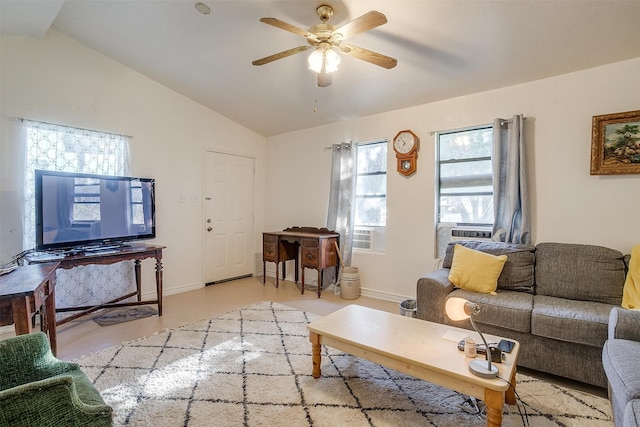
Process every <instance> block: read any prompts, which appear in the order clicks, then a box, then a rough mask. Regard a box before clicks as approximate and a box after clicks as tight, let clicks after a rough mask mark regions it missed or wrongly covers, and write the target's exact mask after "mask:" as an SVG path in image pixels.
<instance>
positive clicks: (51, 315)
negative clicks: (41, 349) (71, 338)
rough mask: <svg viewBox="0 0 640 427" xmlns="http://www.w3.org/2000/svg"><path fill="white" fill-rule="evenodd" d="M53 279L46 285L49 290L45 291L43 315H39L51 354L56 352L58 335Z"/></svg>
mask: <svg viewBox="0 0 640 427" xmlns="http://www.w3.org/2000/svg"><path fill="white" fill-rule="evenodd" d="M54 280H55V279H52V280H49V282H48V283H47V287H48V288H49V289H48V290H49V292H48V293H47V299H46V300H45V302H44V306H43V308H44V310H43V311H44V316H40V322H42V323H43V324H42V325H40V326H41V328H43V329H44V330H45V331H46V332H47V335H49V344H50V346H51V352H52V353H53V355H54V356H55V355H57V354H58V335H57V333H56V293H55V292H56V291H55V282H54Z"/></svg>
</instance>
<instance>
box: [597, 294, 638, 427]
mask: <svg viewBox="0 0 640 427" xmlns="http://www.w3.org/2000/svg"><path fill="white" fill-rule="evenodd" d="M602 363H603V365H604V370H605V372H606V374H607V379H608V381H609V400H610V401H611V407H612V408H613V421H614V423H615V425H616V427H623V426H624V427H631V426H638V425H640V311H632V310H625V309H622V308H620V307H614V308H613V309H611V313H610V315H609V339H608V340H607V341H606V342H605V343H604V349H603V351H602Z"/></svg>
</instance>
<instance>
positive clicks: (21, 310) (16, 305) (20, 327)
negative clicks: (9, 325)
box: [11, 296, 33, 335]
mask: <svg viewBox="0 0 640 427" xmlns="http://www.w3.org/2000/svg"><path fill="white" fill-rule="evenodd" d="M11 308H12V309H13V324H14V325H15V326H14V328H15V330H16V335H24V334H30V333H31V331H32V330H33V328H32V327H31V316H32V314H33V313H31V302H30V298H29V297H28V296H26V297H19V298H14V299H13V300H12V301H11Z"/></svg>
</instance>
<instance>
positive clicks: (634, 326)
mask: <svg viewBox="0 0 640 427" xmlns="http://www.w3.org/2000/svg"><path fill="white" fill-rule="evenodd" d="M614 338H617V339H623V340H631V341H639V342H640V311H637V310H627V309H624V308H622V307H613V308H612V309H611V312H609V339H614Z"/></svg>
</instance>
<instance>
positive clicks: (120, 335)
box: [0, 276, 399, 360]
mask: <svg viewBox="0 0 640 427" xmlns="http://www.w3.org/2000/svg"><path fill="white" fill-rule="evenodd" d="M274 280H275V279H273V278H270V277H267V283H266V284H265V285H263V284H262V276H260V277H250V278H246V279H240V280H235V281H230V282H225V283H220V284H216V285H211V286H207V287H205V288H202V289H198V290H195V291H191V292H184V293H181V294H177V295H170V296H166V297H164V299H163V307H162V308H163V310H162V311H163V313H162V316H161V317H159V316H153V317H147V318H142V319H138V320H134V321H131V322H125V323H120V324H116V325H111V326H105V327H102V326H100V325H98V324H97V323H96V322H94V321H93V317H95V316H96V315H97V313H91V314H88V315H86V316H84V317H81V318H79V319H76V320H73V321H71V322H69V323H65V324H63V325H60V326H58V328H57V334H58V357H59V358H60V359H63V360H74V359H77V358H80V357H82V356H83V355H89V354H91V353H94V352H96V351H100V350H104V349H107V348H110V347H113V346H116V345H118V344H120V343H122V342H124V341H131V340H134V339H138V338H143V337H146V336H149V335H152V334H153V333H154V332H158V331H161V330H163V329H166V328H176V327H179V326H181V325H184V324H186V323H190V322H194V321H197V320H200V319H205V318H208V317H212V316H215V315H217V314H221V313H225V312H227V311H232V310H236V309H238V308H241V307H244V306H247V305H250V304H254V303H257V302H260V301H275V302H278V303H281V304H284V305H288V306H290V307H294V308H297V309H299V310H303V311H307V312H309V313H314V314H319V315H324V314H328V313H331V312H332V311H335V310H337V309H339V308H341V307H343V306H345V305H348V304H359V305H365V306H367V307H372V308H377V309H379V310H385V311H389V312H393V313H399V306H398V304H397V303H395V302H390V301H383V300H379V299H374V298H368V297H364V296H361V297H360V298H358V299H355V300H345V299H342V298H340V295H334V294H333V292H330V291H325V292H323V293H322V297H321V298H318V295H317V293H316V291H315V290H314V289H306V290H305V293H304V295H301V294H300V289H299V286H300V285H299V284H298V285H296V284H295V283H293V282H290V281H281V282H280V285H279V287H278V288H276V287H275V284H274ZM152 307H153V306H152ZM10 336H13V333H11V332H9V333H5V334H3V335H0V339H3V338H8V337H10Z"/></svg>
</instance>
